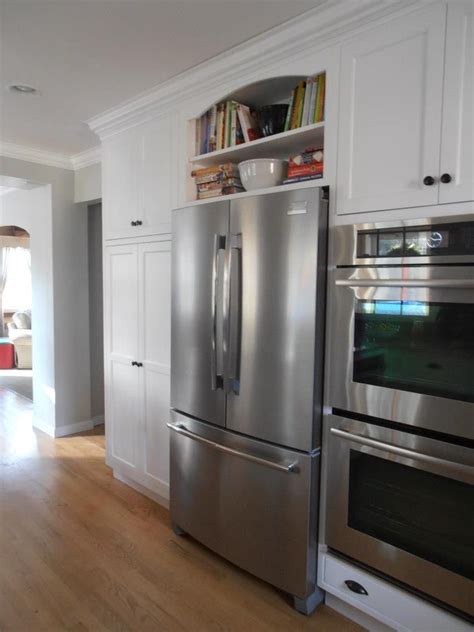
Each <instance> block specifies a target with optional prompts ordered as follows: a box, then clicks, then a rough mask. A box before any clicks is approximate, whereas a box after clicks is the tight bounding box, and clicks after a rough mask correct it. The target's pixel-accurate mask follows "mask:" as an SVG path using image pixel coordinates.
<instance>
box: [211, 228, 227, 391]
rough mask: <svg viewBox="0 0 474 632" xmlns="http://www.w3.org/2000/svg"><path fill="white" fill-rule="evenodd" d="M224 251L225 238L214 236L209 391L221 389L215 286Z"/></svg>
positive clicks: (221, 378)
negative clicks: (218, 364)
mask: <svg viewBox="0 0 474 632" xmlns="http://www.w3.org/2000/svg"><path fill="white" fill-rule="evenodd" d="M224 249H225V236H224V235H217V234H215V235H214V242H213V250H212V281H211V283H212V289H211V314H212V336H211V389H212V390H213V391H216V390H217V389H218V388H223V383H224V380H223V377H222V375H218V373H217V284H218V281H219V250H224Z"/></svg>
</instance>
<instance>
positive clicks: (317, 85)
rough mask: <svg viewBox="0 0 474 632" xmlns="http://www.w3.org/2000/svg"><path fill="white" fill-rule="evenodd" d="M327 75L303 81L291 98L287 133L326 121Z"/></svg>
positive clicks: (286, 125)
mask: <svg viewBox="0 0 474 632" xmlns="http://www.w3.org/2000/svg"><path fill="white" fill-rule="evenodd" d="M325 93H326V73H324V72H323V73H321V74H319V75H315V76H314V77H308V78H307V79H305V80H304V81H301V82H300V83H299V84H298V85H297V86H296V88H295V89H294V90H293V92H292V94H291V97H290V104H289V107H288V114H287V116H286V121H285V130H284V131H285V132H287V131H288V130H291V129H297V128H298V127H303V126H304V125H312V124H313V123H320V122H321V121H324V97H325Z"/></svg>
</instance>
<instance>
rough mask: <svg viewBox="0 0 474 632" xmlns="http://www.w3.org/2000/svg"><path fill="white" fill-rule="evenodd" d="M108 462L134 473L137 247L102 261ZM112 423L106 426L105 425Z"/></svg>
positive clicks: (117, 251)
mask: <svg viewBox="0 0 474 632" xmlns="http://www.w3.org/2000/svg"><path fill="white" fill-rule="evenodd" d="M104 273H105V284H104V287H105V303H106V305H105V311H104V316H105V324H106V348H107V354H106V374H107V378H106V408H107V424H106V432H107V460H108V462H109V463H110V464H111V465H112V464H120V466H121V467H122V468H123V469H124V470H125V471H126V473H127V475H133V474H134V473H135V472H136V471H137V470H138V468H139V460H140V458H139V456H140V455H139V448H138V442H137V436H138V435H137V430H138V414H137V413H138V403H137V393H138V373H137V369H136V367H135V366H134V365H132V362H133V361H135V360H136V357H137V347H138V330H137V320H138V288H137V274H138V261H137V253H136V246H135V245H130V246H114V247H113V248H107V249H106V256H105V266H104ZM110 420H112V422H111V423H109V421H110Z"/></svg>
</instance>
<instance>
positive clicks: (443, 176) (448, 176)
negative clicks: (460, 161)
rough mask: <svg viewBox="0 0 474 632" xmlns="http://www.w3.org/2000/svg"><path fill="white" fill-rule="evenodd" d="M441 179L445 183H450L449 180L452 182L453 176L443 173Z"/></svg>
mask: <svg viewBox="0 0 474 632" xmlns="http://www.w3.org/2000/svg"><path fill="white" fill-rule="evenodd" d="M440 180H441V182H442V183H443V184H448V183H449V182H451V180H452V177H451V176H450V175H449V173H443V175H442V176H441V178H440Z"/></svg>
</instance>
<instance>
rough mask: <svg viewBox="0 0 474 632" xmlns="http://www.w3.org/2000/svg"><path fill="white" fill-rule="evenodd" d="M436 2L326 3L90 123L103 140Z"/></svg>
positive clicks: (368, 0)
mask: <svg viewBox="0 0 474 632" xmlns="http://www.w3.org/2000/svg"><path fill="white" fill-rule="evenodd" d="M433 1H434V0H408V1H407V0H388V1H387V0H358V2H348V1H347V0H326V1H325V2H323V3H322V4H321V5H319V6H317V7H316V8H315V9H311V10H310V11H307V12H305V13H303V14H301V15H299V16H297V17H295V18H293V19H291V20H289V21H287V22H285V23H284V24H281V25H279V26H277V27H275V28H273V29H270V30H269V31H266V32H265V33H262V34H260V35H257V36H256V37H253V38H252V39H250V40H248V41H247V42H244V43H242V44H239V45H237V46H235V47H233V48H231V49H229V50H227V51H224V52H223V53H221V54H219V55H217V56H215V57H213V58H212V59H210V60H207V61H205V62H202V63H201V64H199V65H197V66H195V67H193V68H191V69H189V70H186V71H185V72H183V73H181V74H179V75H177V76H175V77H172V78H171V79H169V80H168V81H165V82H163V83H161V84H159V85H158V86H156V87H155V88H153V89H152V90H149V91H147V92H144V93H142V94H140V95H138V96H137V97H135V98H133V99H130V100H128V101H125V102H123V103H121V104H119V105H118V106H116V107H114V108H111V109H109V110H107V111H105V112H103V113H102V114H99V115H98V116H95V117H93V118H91V119H89V120H88V121H86V122H87V124H88V125H89V127H90V128H91V130H92V131H94V132H95V133H96V134H98V136H99V137H100V138H101V139H104V138H107V137H108V136H111V135H113V134H115V133H117V132H118V131H122V130H124V129H127V128H128V127H132V126H134V125H137V124H139V123H141V122H143V121H146V120H148V119H150V118H152V117H153V116H156V115H157V114H158V113H162V112H163V111H165V110H166V109H171V108H176V107H179V106H182V105H183V103H185V102H186V101H187V100H190V99H192V98H194V97H196V96H199V95H202V92H203V90H205V91H206V92H211V91H212V89H213V88H218V87H219V86H220V85H222V84H223V83H225V82H226V80H227V79H228V78H229V77H232V76H236V75H238V76H239V77H240V76H242V77H245V76H246V75H247V74H255V60H256V59H258V66H259V68H262V69H263V68H264V67H265V66H272V67H275V66H277V65H278V63H279V61H287V60H288V59H290V58H294V57H298V56H299V55H301V54H303V53H304V52H305V51H308V50H311V49H315V48H318V49H321V48H323V47H329V46H331V45H335V44H338V43H340V42H341V41H342V40H343V39H345V38H347V37H349V36H353V35H355V34H356V33H357V32H358V31H360V30H366V29H367V28H370V27H371V25H372V24H373V23H374V22H381V21H382V22H383V21H385V20H387V19H391V18H393V17H394V16H396V15H402V14H404V13H407V12H411V11H413V10H414V9H417V8H420V7H423V6H425V5H427V4H430V3H432V2H433Z"/></svg>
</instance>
